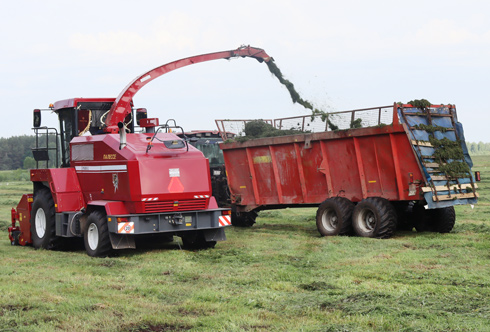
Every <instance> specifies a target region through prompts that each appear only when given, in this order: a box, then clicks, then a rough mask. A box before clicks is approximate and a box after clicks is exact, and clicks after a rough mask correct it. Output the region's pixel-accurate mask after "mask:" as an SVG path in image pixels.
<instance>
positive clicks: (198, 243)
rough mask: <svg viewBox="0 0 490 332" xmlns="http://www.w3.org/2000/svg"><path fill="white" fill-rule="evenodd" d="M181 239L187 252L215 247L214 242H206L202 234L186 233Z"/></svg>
mask: <svg viewBox="0 0 490 332" xmlns="http://www.w3.org/2000/svg"><path fill="white" fill-rule="evenodd" d="M181 237H182V244H183V245H184V249H187V250H200V249H209V248H214V247H215V246H216V241H206V237H205V236H204V232H200V231H196V232H186V233H185V234H183V235H182V236H181Z"/></svg>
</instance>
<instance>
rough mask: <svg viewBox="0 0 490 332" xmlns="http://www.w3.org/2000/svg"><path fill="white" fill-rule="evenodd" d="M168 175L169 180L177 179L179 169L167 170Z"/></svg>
mask: <svg viewBox="0 0 490 332" xmlns="http://www.w3.org/2000/svg"><path fill="white" fill-rule="evenodd" d="M168 175H169V176H170V177H171V178H178V177H180V169H179V168H169V169H168Z"/></svg>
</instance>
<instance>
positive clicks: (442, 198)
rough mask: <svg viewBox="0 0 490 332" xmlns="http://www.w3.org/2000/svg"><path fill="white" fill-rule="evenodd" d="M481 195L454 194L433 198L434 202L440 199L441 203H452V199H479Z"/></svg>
mask: <svg viewBox="0 0 490 332" xmlns="http://www.w3.org/2000/svg"><path fill="white" fill-rule="evenodd" d="M478 197H480V195H478V193H467V194H454V195H437V198H436V196H435V195H434V196H432V200H433V201H434V202H436V201H437V199H439V200H440V201H450V200H452V199H461V198H478Z"/></svg>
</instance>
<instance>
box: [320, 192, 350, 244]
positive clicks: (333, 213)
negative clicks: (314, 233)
mask: <svg viewBox="0 0 490 332" xmlns="http://www.w3.org/2000/svg"><path fill="white" fill-rule="evenodd" d="M353 210H354V203H352V202H351V201H350V200H348V199H347V198H344V197H334V198H329V199H327V200H325V201H324V202H323V203H322V204H320V206H319V207H318V210H317V211H316V227H317V229H318V232H320V234H321V235H322V236H332V235H345V234H349V233H351V232H352V211H353Z"/></svg>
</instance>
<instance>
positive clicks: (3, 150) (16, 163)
mask: <svg viewBox="0 0 490 332" xmlns="http://www.w3.org/2000/svg"><path fill="white" fill-rule="evenodd" d="M44 140H45V138H41V139H40V142H42V141H44ZM50 141H51V142H52V143H51V144H50V146H54V145H55V143H54V142H55V141H54V139H53V138H50ZM466 145H467V146H468V150H469V152H470V154H471V155H490V143H483V142H478V143H473V142H466ZM35 146H36V137H35V136H33V135H30V136H28V135H24V136H12V137H9V138H0V170H13V169H30V168H35V167H36V162H35V161H34V158H33V157H32V150H31V149H32V148H34V147H35ZM54 154H55V153H54V151H51V152H50V159H51V162H50V163H51V165H50V167H55V166H53V165H54V159H55V155H54ZM42 166H43V167H44V163H43V165H42Z"/></svg>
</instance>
